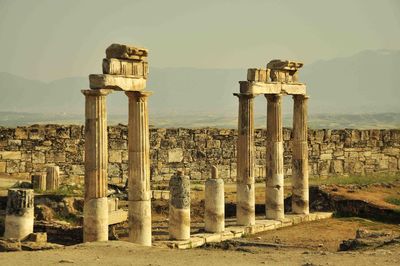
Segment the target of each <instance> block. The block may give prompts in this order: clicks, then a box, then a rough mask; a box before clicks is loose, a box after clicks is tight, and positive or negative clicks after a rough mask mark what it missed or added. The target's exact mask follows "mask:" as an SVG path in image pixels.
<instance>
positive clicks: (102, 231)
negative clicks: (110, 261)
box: [82, 89, 110, 242]
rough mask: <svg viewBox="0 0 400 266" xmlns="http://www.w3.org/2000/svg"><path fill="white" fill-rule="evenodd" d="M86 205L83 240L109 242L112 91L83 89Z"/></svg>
mask: <svg viewBox="0 0 400 266" xmlns="http://www.w3.org/2000/svg"><path fill="white" fill-rule="evenodd" d="M82 93H83V94H84V95H85V96H86V103H85V104H86V107H85V117H86V120H85V203H84V218H83V241H84V242H92V241H107V240H108V203H107V166H108V137H107V112H106V96H107V95H108V94H109V93H110V91H109V90H102V89H100V90H84V91H82Z"/></svg>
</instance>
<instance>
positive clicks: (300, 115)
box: [292, 95, 309, 214]
mask: <svg viewBox="0 0 400 266" xmlns="http://www.w3.org/2000/svg"><path fill="white" fill-rule="evenodd" d="M293 100H294V108H293V159H292V173H293V174H292V189H293V192H292V210H293V212H294V213H297V214H308V213H309V193H308V143H307V113H308V110H307V107H308V104H307V102H308V96H305V95H294V96H293Z"/></svg>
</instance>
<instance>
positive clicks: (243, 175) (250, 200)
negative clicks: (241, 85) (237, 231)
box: [234, 93, 255, 225]
mask: <svg viewBox="0 0 400 266" xmlns="http://www.w3.org/2000/svg"><path fill="white" fill-rule="evenodd" d="M234 95H235V96H237V97H238V98H239V123H238V140H237V177H236V223H237V224H238V225H253V224H255V186H254V114H253V106H254V95H253V94H245V93H237V94H234Z"/></svg>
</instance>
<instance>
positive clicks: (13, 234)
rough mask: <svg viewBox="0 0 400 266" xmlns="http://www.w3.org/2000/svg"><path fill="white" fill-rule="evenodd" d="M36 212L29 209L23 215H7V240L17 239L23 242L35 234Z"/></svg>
mask: <svg viewBox="0 0 400 266" xmlns="http://www.w3.org/2000/svg"><path fill="white" fill-rule="evenodd" d="M33 219H34V210H33V208H32V209H27V210H25V211H24V214H23V215H10V214H8V215H6V219H5V223H4V225H5V231H4V237H5V238H16V239H19V240H22V239H24V238H26V237H27V236H28V235H29V234H31V233H33Z"/></svg>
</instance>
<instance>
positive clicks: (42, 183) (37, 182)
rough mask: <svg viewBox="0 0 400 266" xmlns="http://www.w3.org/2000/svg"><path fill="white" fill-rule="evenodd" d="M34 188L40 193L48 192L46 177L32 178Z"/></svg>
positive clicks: (34, 176)
mask: <svg viewBox="0 0 400 266" xmlns="http://www.w3.org/2000/svg"><path fill="white" fill-rule="evenodd" d="M31 183H32V188H33V189H35V190H39V191H46V176H45V175H44V174H35V175H32V176H31Z"/></svg>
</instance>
